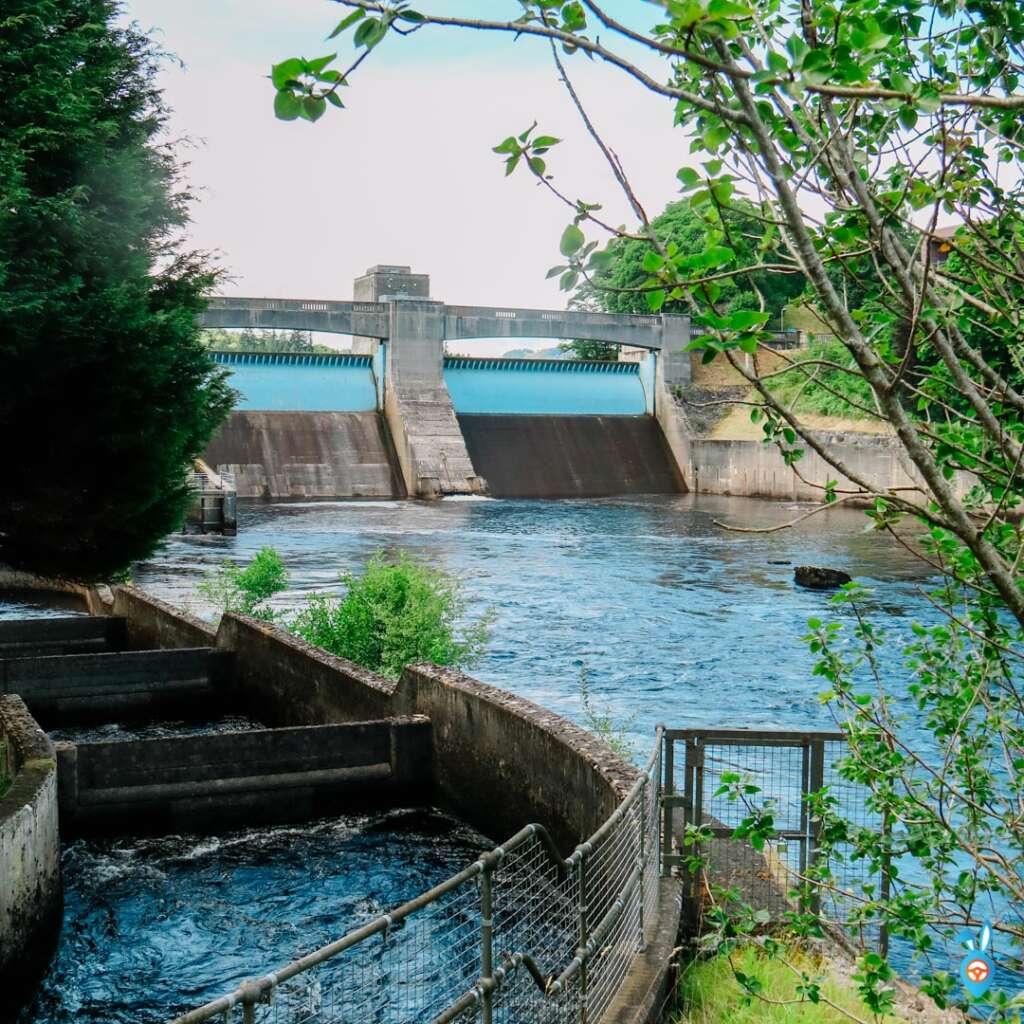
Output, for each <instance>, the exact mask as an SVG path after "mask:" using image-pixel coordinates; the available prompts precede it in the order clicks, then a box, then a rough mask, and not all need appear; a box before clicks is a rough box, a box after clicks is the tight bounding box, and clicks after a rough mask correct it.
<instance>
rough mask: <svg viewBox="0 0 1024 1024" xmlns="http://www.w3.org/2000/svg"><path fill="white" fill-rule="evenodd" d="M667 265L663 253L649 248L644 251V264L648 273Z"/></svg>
mask: <svg viewBox="0 0 1024 1024" xmlns="http://www.w3.org/2000/svg"><path fill="white" fill-rule="evenodd" d="M664 265H665V259H664V257H663V256H662V255H661V253H657V252H655V251H654V250H653V249H648V250H647V252H645V253H644V258H643V263H642V266H643V268H644V270H646V271H647V273H648V274H654V273H656V272H657V271H659V270H661V268H662V267H663V266H664Z"/></svg>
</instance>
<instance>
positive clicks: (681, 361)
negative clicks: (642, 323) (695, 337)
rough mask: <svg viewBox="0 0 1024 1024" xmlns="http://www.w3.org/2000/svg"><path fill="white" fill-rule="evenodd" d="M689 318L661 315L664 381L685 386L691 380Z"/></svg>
mask: <svg viewBox="0 0 1024 1024" xmlns="http://www.w3.org/2000/svg"><path fill="white" fill-rule="evenodd" d="M689 344H690V318H689V317H688V316H671V315H669V314H668V313H662V315H661V353H660V355H661V360H662V363H663V364H664V366H663V371H662V372H663V375H664V379H665V383H666V384H668V385H669V387H671V386H672V385H676V384H678V385H682V386H683V387H685V386H686V385H687V384H689V383H690V382H691V381H692V380H693V371H692V370H691V368H690V353H689V352H687V351H686V346H687V345H689Z"/></svg>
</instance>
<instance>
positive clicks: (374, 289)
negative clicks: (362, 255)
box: [352, 264, 430, 356]
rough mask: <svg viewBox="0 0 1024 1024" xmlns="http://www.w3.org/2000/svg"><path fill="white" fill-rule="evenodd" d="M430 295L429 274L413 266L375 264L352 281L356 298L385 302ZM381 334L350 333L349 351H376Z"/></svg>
mask: <svg viewBox="0 0 1024 1024" xmlns="http://www.w3.org/2000/svg"><path fill="white" fill-rule="evenodd" d="M399 296H402V297H405V298H413V299H428V298H430V275H429V274H414V273H413V272H412V267H407V266H399V265H395V264H378V265H377V266H375V267H370V268H369V270H367V271H366V273H365V274H363V276H362V277H357V278H356V279H355V282H354V283H353V285H352V298H353V299H354V300H355V301H356V302H386V301H387V300H388V299H390V298H395V297H399ZM379 347H380V338H366V337H363V336H362V335H353V336H352V351H353V352H354V353H356V354H357V355H370V356H372V355H375V354H376V352H377V349H378V348H379Z"/></svg>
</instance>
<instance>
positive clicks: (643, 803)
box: [637, 775, 650, 950]
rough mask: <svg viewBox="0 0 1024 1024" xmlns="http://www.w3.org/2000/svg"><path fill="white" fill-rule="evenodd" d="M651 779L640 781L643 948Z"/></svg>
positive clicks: (642, 946) (638, 853)
mask: <svg viewBox="0 0 1024 1024" xmlns="http://www.w3.org/2000/svg"><path fill="white" fill-rule="evenodd" d="M649 781H650V780H649V779H648V778H647V776H646V775H645V776H644V780H643V782H641V783H640V842H639V844H638V848H637V857H638V863H639V866H640V923H639V926H638V927H639V931H640V936H639V942H638V943H637V948H638V949H640V950H643V949H644V948H645V946H646V945H647V943H646V942H645V941H644V926H645V921H644V916H645V915H644V907H645V905H646V903H647V893H646V889H647V856H646V853H647V786H648V785H649Z"/></svg>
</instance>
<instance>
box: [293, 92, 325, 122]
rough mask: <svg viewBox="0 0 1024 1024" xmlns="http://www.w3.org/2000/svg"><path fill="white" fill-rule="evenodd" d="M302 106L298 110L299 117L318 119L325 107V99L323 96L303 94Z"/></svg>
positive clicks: (308, 119) (310, 119)
mask: <svg viewBox="0 0 1024 1024" xmlns="http://www.w3.org/2000/svg"><path fill="white" fill-rule="evenodd" d="M301 102H302V106H301V109H300V110H299V117H302V118H305V120H307V121H319V120H320V118H321V117H323V116H324V111H325V110H326V109H327V101H326V100H325V99H324V98H323V96H304V97H303V98H302V101H301Z"/></svg>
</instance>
